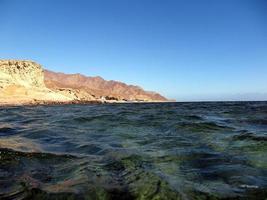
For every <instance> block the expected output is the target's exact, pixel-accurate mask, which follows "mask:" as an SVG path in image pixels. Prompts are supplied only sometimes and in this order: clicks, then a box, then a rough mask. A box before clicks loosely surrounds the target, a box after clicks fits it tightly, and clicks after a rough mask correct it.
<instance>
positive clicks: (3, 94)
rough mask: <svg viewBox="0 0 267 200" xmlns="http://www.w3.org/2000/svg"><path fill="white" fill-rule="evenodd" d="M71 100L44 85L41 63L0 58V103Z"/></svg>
mask: <svg viewBox="0 0 267 200" xmlns="http://www.w3.org/2000/svg"><path fill="white" fill-rule="evenodd" d="M71 100H72V98H69V97H67V96H65V95H62V94H60V93H56V92H54V91H52V90H50V89H48V88H47V87H46V86H45V84H44V74H43V69H42V67H41V65H39V64H37V63H35V62H32V61H27V60H0V104H24V103H36V102H39V101H46V102H48V101H53V102H55V101H58V102H68V101H71Z"/></svg>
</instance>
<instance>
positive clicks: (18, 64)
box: [0, 60, 169, 106]
mask: <svg viewBox="0 0 267 200" xmlns="http://www.w3.org/2000/svg"><path fill="white" fill-rule="evenodd" d="M167 101H169V100H168V99H166V98H165V97H163V96H161V95H160V94H158V93H155V92H148V91H145V90H143V89H142V88H140V87H138V86H132V85H127V84H125V83H121V82H118V81H106V80H104V79H103V78H101V77H87V76H84V75H81V74H64V73H56V72H52V71H48V70H44V69H43V67H42V66H41V65H40V64H38V63H36V62H33V61H29V60H0V106H20V105H22V106H24V105H61V104H102V103H139V102H147V103H151V102H167Z"/></svg>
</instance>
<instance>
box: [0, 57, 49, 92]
mask: <svg viewBox="0 0 267 200" xmlns="http://www.w3.org/2000/svg"><path fill="white" fill-rule="evenodd" d="M0 85H1V86H3V87H4V86H7V85H20V86H23V87H26V88H33V87H35V88H39V89H44V88H45V84H44V76H43V70H42V67H41V65H39V64H37V63H35V62H32V61H26V60H0Z"/></svg>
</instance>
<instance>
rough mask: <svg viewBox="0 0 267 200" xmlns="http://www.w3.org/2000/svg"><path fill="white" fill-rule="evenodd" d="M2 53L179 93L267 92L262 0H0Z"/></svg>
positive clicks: (245, 95)
mask: <svg viewBox="0 0 267 200" xmlns="http://www.w3.org/2000/svg"><path fill="white" fill-rule="evenodd" d="M0 9H1V12H0V57H1V58H10V59H11V58H16V59H31V60H35V61H37V62H39V63H41V64H42V65H43V66H44V67H45V68H47V69H51V70H54V71H63V72H66V73H76V72H79V73H83V74H85V75H88V76H96V75H99V76H102V77H103V78H105V79H108V80H111V79H113V80H119V81H123V82H126V83H129V84H136V85H140V86H142V87H143V88H145V89H147V90H155V91H158V92H160V93H162V94H164V95H166V96H167V97H170V98H176V99H177V100H203V99H205V100H218V99H221V100H226V99H228V100H231V99H244V100H245V99H255V100H256V99H266V100H267V1H266V0H194V1H193V0H180V1H179V0H173V1H171V0H91V1H90V0H88V1H79V0H72V1H70V0H0Z"/></svg>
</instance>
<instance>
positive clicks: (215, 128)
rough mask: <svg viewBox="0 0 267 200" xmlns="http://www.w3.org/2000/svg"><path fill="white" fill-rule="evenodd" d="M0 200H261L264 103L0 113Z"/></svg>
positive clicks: (266, 151) (266, 187) (266, 124)
mask: <svg viewBox="0 0 267 200" xmlns="http://www.w3.org/2000/svg"><path fill="white" fill-rule="evenodd" d="M0 199H183V200H191V199H199V200H202V199H203V200H204V199H259V200H260V199H263V200H266V199H267V102H243V103H242V102H236V103H233V102H228V103H226V102H217V103H162V104H103V105H60V106H32V107H30V106H29V107H6V108H4V107H2V108H0Z"/></svg>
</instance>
